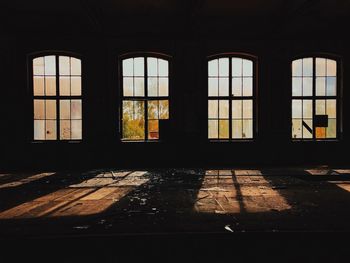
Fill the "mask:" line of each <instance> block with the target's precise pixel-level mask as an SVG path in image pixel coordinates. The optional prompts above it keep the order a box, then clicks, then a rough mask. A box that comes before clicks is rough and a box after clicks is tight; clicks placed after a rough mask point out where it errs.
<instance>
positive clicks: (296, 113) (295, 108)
mask: <svg viewBox="0 0 350 263" xmlns="http://www.w3.org/2000/svg"><path fill="white" fill-rule="evenodd" d="M301 108H302V107H301V100H292V118H301Z"/></svg>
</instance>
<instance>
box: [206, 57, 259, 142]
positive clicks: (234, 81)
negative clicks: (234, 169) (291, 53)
mask: <svg viewBox="0 0 350 263" xmlns="http://www.w3.org/2000/svg"><path fill="white" fill-rule="evenodd" d="M255 98H256V85H255V60H254V59H253V58H251V57H248V56H239V55H227V56H220V57H217V58H214V59H210V60H209V61H208V138H209V139H214V140H252V139H253V138H254V130H255V126H256V123H255Z"/></svg>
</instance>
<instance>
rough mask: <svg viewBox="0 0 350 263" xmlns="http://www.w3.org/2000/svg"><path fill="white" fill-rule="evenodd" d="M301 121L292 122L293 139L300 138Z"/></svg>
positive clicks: (294, 120)
mask: <svg viewBox="0 0 350 263" xmlns="http://www.w3.org/2000/svg"><path fill="white" fill-rule="evenodd" d="M301 128H302V121H301V119H293V120H292V136H293V138H302V131H301Z"/></svg>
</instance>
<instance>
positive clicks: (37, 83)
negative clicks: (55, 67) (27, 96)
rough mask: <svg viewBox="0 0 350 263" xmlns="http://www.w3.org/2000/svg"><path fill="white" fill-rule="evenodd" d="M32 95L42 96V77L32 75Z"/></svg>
mask: <svg viewBox="0 0 350 263" xmlns="http://www.w3.org/2000/svg"><path fill="white" fill-rule="evenodd" d="M33 85H34V87H33V88H34V96H44V77H34V84H33Z"/></svg>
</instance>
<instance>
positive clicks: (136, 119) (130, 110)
mask: <svg viewBox="0 0 350 263" xmlns="http://www.w3.org/2000/svg"><path fill="white" fill-rule="evenodd" d="M122 105H123V121H122V129H123V139H129V140H142V139H145V116H144V110H145V108H144V102H143V101H123V103H122Z"/></svg>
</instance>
